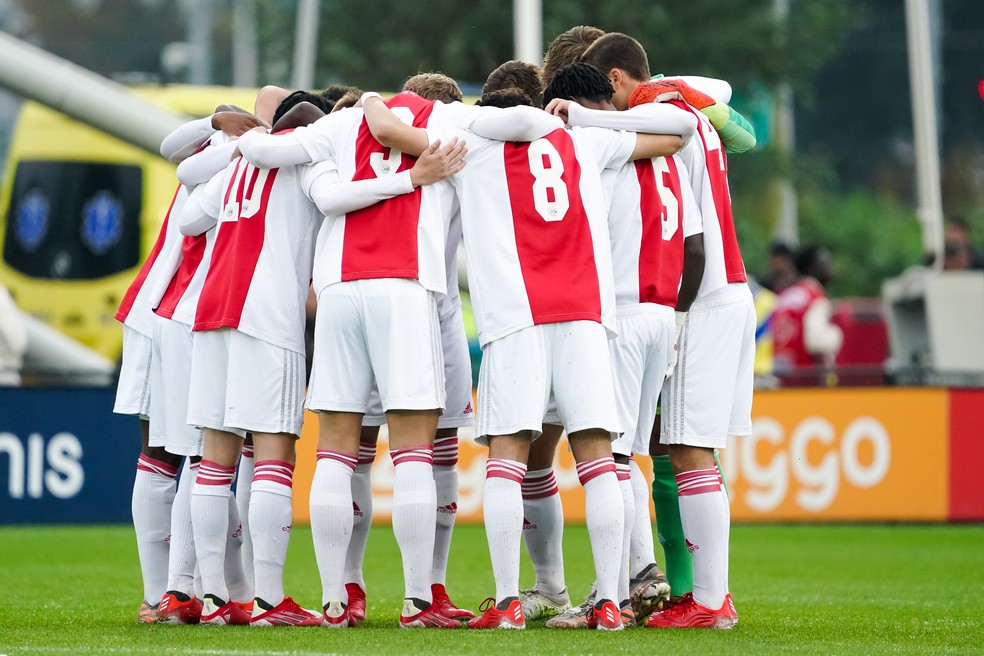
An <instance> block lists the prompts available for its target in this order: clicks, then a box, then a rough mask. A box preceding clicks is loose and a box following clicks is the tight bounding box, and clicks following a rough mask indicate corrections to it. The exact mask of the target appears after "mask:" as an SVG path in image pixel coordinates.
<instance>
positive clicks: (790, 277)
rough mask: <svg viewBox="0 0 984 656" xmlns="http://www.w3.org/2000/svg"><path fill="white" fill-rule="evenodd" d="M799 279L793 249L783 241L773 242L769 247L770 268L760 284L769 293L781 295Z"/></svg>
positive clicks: (761, 278) (762, 276)
mask: <svg viewBox="0 0 984 656" xmlns="http://www.w3.org/2000/svg"><path fill="white" fill-rule="evenodd" d="M798 277H799V272H798V271H797V270H796V255H795V254H794V253H793V249H792V248H790V247H789V246H788V245H786V244H785V243H783V242H781V241H774V242H772V245H771V246H769V266H768V268H767V269H766V270H765V273H763V274H762V275H761V276H760V277H759V283H760V284H761V285H762V286H763V287H765V288H766V289H768V290H769V291H771V292H773V293H775V294H781V293H782V291H783V290H784V289H786V288H787V287H789V286H790V285H792V284H793V283H794V282H796V279H797V278H798Z"/></svg>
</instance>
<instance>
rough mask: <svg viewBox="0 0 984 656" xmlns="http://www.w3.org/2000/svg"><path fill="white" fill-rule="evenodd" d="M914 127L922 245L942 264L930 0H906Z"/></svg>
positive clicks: (917, 208)
mask: <svg viewBox="0 0 984 656" xmlns="http://www.w3.org/2000/svg"><path fill="white" fill-rule="evenodd" d="M905 19H906V20H905V22H906V31H907V35H908V41H909V82H910V85H909V86H910V90H911V92H912V127H913V133H914V136H915V145H916V197H917V201H916V203H917V207H916V213H917V215H918V216H919V221H920V223H921V224H922V236H923V249H924V250H925V252H926V254H927V255H933V256H934V262H935V266H936V267H937V268H942V266H943V197H942V192H941V191H940V151H939V142H938V133H937V125H938V124H937V120H936V85H935V84H934V81H933V54H932V50H931V48H930V15H929V1H928V0H906V2H905Z"/></svg>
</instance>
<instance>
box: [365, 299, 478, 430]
mask: <svg viewBox="0 0 984 656" xmlns="http://www.w3.org/2000/svg"><path fill="white" fill-rule="evenodd" d="M440 322H441V347H442V349H443V350H444V393H445V399H446V400H445V405H444V407H445V408H446V410H445V411H444V414H442V415H441V418H440V419H439V420H438V422H437V428H438V430H441V429H442V428H463V427H465V426H471V425H472V424H474V422H475V411H474V409H473V407H472V405H473V404H472V368H471V353H470V352H469V350H468V335H466V334H465V324H464V322H463V321H462V318H461V306H460V305H459V306H458V307H456V308H455V309H454V311H453V312H451V313H449V314H448V315H447V316H446V317H441V318H440ZM385 423H386V413H384V412H383V405H382V402H381V401H380V400H379V390H377V389H376V384H375V382H373V386H372V393H371V394H370V396H369V410H368V412H366V416H365V417H363V418H362V425H363V426H382V425H383V424H385Z"/></svg>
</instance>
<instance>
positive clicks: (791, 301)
mask: <svg viewBox="0 0 984 656" xmlns="http://www.w3.org/2000/svg"><path fill="white" fill-rule="evenodd" d="M796 268H797V269H798V271H799V274H800V277H799V279H798V280H796V282H795V283H793V284H792V285H790V286H789V287H788V288H786V289H785V290H784V291H783V292H782V293H781V294H779V297H778V298H777V299H776V308H775V312H774V313H773V315H772V339H773V344H774V349H775V373H776V375H777V376H778V377H779V380H780V381H781V383H782V385H783V386H785V387H790V386H802V385H822V384H828V385H829V384H833V381H832V380H831V378H830V376H829V374H830V373H831V369H832V367H833V364H834V358H835V357H836V356H837V352H838V351H840V348H841V344H842V343H843V341H844V335H843V333H842V332H841V329H840V328H839V327H837V326H836V325H834V324H833V322H832V321H831V318H832V316H833V305H832V304H831V302H830V299H829V298H827V293H826V291H825V288H826V287H827V286H828V285H829V284H830V282H831V281H832V280H833V279H834V276H835V273H834V266H833V260H832V257H831V254H830V251H829V250H828V249H827V248H825V247H823V246H818V245H809V246H804V247H803V248H802V249H801V250H800V252H799V254H798V255H797V256H796Z"/></svg>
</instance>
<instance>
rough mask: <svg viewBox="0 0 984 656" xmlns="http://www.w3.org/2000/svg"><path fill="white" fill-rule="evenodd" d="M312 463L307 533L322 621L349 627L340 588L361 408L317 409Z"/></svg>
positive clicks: (345, 598)
mask: <svg viewBox="0 0 984 656" xmlns="http://www.w3.org/2000/svg"><path fill="white" fill-rule="evenodd" d="M318 425H319V433H318V464H317V468H316V469H315V472H314V480H313V481H312V483H311V532H312V534H313V537H314V553H315V556H316V558H317V561H318V571H319V572H320V573H321V603H322V608H323V611H324V622H325V625H326V626H330V627H345V626H354V625H355V620H353V619H351V615H350V612H349V609H348V604H349V599H348V593H347V591H346V589H345V583H346V581H345V563H346V555H347V553H348V549H349V542H350V540H351V538H352V526H353V523H354V518H353V514H352V474H353V472H354V471H355V468H356V464H357V463H358V457H359V436H360V434H361V432H362V413H356V412H331V411H322V412H319V413H318Z"/></svg>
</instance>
